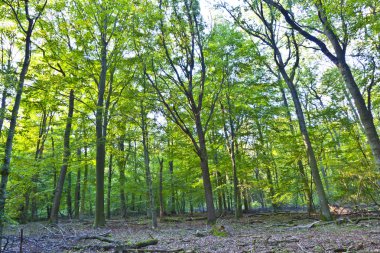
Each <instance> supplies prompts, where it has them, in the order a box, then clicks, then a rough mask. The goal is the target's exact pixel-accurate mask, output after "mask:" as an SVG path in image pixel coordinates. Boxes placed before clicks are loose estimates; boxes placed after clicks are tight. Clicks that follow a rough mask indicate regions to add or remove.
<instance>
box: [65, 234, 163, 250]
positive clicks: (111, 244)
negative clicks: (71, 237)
mask: <svg viewBox="0 0 380 253" xmlns="http://www.w3.org/2000/svg"><path fill="white" fill-rule="evenodd" d="M82 239H95V240H100V241H104V242H107V243H108V244H87V245H74V246H64V247H63V249H65V250H78V251H80V250H91V251H107V250H112V249H113V250H114V252H117V253H122V252H131V251H127V250H136V249H141V248H144V247H146V246H150V245H156V244H157V243H158V240H157V239H148V240H145V241H139V242H134V243H131V242H129V243H123V242H120V241H114V240H111V239H108V238H104V237H99V236H86V237H82Z"/></svg>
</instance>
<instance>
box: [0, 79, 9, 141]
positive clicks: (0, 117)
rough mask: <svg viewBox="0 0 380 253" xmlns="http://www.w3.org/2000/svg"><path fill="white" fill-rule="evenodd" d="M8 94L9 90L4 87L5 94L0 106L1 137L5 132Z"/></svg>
mask: <svg viewBox="0 0 380 253" xmlns="http://www.w3.org/2000/svg"><path fill="white" fill-rule="evenodd" d="M7 94H8V90H7V88H6V87H5V86H4V89H3V93H2V96H1V106H0V136H1V131H2V130H3V124H4V118H5V111H6V101H7Z"/></svg>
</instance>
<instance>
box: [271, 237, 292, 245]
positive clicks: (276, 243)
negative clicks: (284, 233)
mask: <svg viewBox="0 0 380 253" xmlns="http://www.w3.org/2000/svg"><path fill="white" fill-rule="evenodd" d="M293 242H299V240H298V239H296V238H291V239H285V240H277V241H268V244H269V245H272V246H273V245H278V244H280V243H293Z"/></svg>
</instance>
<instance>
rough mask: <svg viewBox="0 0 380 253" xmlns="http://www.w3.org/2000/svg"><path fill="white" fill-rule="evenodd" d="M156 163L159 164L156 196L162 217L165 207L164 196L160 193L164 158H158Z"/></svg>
mask: <svg viewBox="0 0 380 253" xmlns="http://www.w3.org/2000/svg"><path fill="white" fill-rule="evenodd" d="M158 163H159V164H160V171H159V190H158V196H159V201H160V217H161V218H162V217H164V215H165V207H164V196H163V194H162V190H163V187H162V171H163V169H164V158H161V159H160V158H158Z"/></svg>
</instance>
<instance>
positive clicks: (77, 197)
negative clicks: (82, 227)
mask: <svg viewBox="0 0 380 253" xmlns="http://www.w3.org/2000/svg"><path fill="white" fill-rule="evenodd" d="M77 157H78V162H81V157H82V151H81V149H80V148H78V149H77ZM80 180H81V167H80V166H78V169H77V179H76V182H75V193H74V194H75V198H74V218H75V219H79V214H80Z"/></svg>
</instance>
